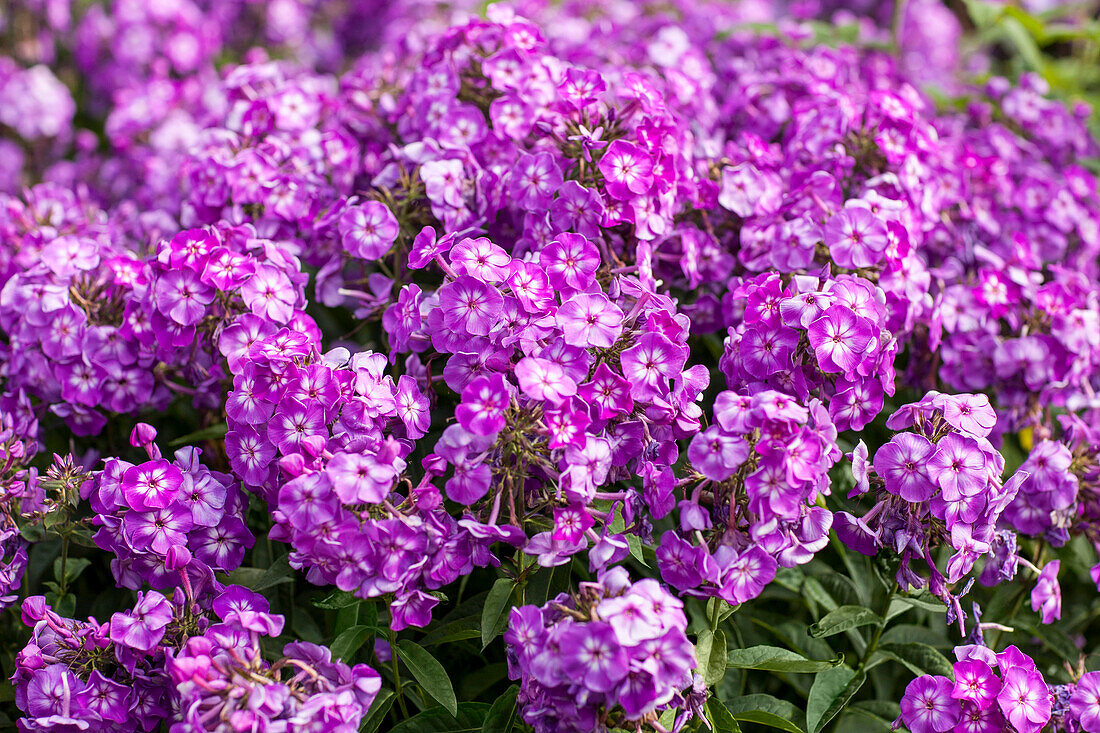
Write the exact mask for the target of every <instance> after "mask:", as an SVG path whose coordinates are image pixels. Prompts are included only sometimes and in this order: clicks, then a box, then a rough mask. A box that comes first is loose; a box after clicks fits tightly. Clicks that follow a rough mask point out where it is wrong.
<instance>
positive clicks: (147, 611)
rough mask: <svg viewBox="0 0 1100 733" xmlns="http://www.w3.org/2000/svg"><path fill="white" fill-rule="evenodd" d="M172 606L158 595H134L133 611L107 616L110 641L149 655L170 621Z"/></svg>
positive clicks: (151, 592)
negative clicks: (136, 598) (109, 620)
mask: <svg viewBox="0 0 1100 733" xmlns="http://www.w3.org/2000/svg"><path fill="white" fill-rule="evenodd" d="M172 618H173V612H172V604H171V603H169V602H168V599H167V598H165V597H164V596H163V595H161V594H160V593H157V592H156V591H149V592H147V593H144V594H142V593H139V594H138V602H137V603H136V604H134V608H133V609H132V610H130V611H126V612H124V613H116V614H114V615H113V616H111V641H113V642H115V643H116V644H122V645H123V646H127V647H129V648H131V649H136V650H138V651H141V652H150V651H152V650H153V649H154V648H155V647H156V646H157V644H158V643H160V640H161V639H163V638H164V630H165V627H167V626H168V624H169V623H170V622H171V621H172Z"/></svg>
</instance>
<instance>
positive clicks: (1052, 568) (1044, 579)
mask: <svg viewBox="0 0 1100 733" xmlns="http://www.w3.org/2000/svg"><path fill="white" fill-rule="evenodd" d="M1061 566H1062V561H1061V560H1051V561H1050V562H1048V563H1047V564H1046V565H1044V566H1043V571H1042V572H1041V573H1039V579H1038V580H1037V581H1036V582H1035V587H1034V588H1033V589H1032V591H1031V610H1033V611H1038V612H1040V614H1041V615H1042V618H1043V623H1044V624H1049V623H1054V621H1056V620H1057V619H1060V618H1062V589H1061V588H1060V587H1059V585H1058V570H1059V569H1060V568H1061Z"/></svg>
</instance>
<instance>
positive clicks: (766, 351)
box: [740, 326, 798, 379]
mask: <svg viewBox="0 0 1100 733" xmlns="http://www.w3.org/2000/svg"><path fill="white" fill-rule="evenodd" d="M797 347H798V332H797V331H795V330H794V329H793V328H787V327H786V326H778V327H770V328H769V327H766V326H753V327H752V328H749V329H748V330H747V331H745V335H744V337H743V338H742V339H741V343H740V350H741V358H742V360H743V362H744V365H745V371H747V372H748V373H749V374H751V375H752V376H754V377H759V378H760V379H764V378H766V377H770V376H771V375H773V374H775V373H776V372H780V371H785V370H787V369H790V368H791V355H792V354H793V353H794V350H795V348H797Z"/></svg>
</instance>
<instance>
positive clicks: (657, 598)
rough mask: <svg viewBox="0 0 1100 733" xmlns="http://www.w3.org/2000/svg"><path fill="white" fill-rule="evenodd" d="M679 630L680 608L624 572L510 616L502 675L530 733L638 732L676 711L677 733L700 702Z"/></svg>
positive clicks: (682, 622) (683, 625)
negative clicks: (514, 688) (510, 682)
mask: <svg viewBox="0 0 1100 733" xmlns="http://www.w3.org/2000/svg"><path fill="white" fill-rule="evenodd" d="M686 629H687V619H686V618H685V617H684V612H683V604H682V603H681V602H680V601H679V600H677V599H676V598H675V597H674V596H672V595H671V594H670V593H669V592H668V591H667V590H665V589H664V588H662V587H661V585H660V584H659V583H658V582H657V581H655V580H653V579H651V578H647V579H645V580H640V581H637V582H635V583H631V582H630V578H629V576H628V575H627V573H626V571H625V570H623V569H622V568H614V569H612V570H609V571H607V572H606V573H604V574H602V575H601V576H600V577H599V580H598V581H596V582H591V583H582V584H581V585H580V586H579V588H578V589H577V592H576V593H574V594H571V595H570V594H562V595H561V596H558V597H557V598H556V599H554V600H552V601H550V602H549V603H547V604H546V605H545V606H543V607H542V608H539V607H538V606H522V607H518V608H514V609H512V617H511V622H510V624H509V629H508V632H507V634H506V635H505V640H506V641H507V642H508V645H509V646H508V671H509V675H510V676H511V677H512V679H519V680H520V683H521V687H520V701H521V703H522V704H523V716H524V720H525V721H527V723H529V724H530V725H532V726H534V728H535V730H536V731H537V732H538V733H544V732H546V731H576V732H577V733H580V731H589V730H597V729H604V728H626V727H630V728H636V729H638V730H641V726H642V725H644V724H646V723H653V722H655V721H656V719H657V717H658V715H659V713H660V712H662V711H664V710H667V709H669V708H680V709H681V711H680V713H679V715H678V716H677V721H678V725H677V728H678V727H679V725H682V723H683V722H684V721H685V720H687V719H688V718H690V717H691V715H693V714H698V712H699V705H700V702H701V700H700V699H699V698H700V695H699V694H698V692H697V691H696V690H695V689H694V688H693V687H692V685H693V682H692V680H693V677H692V670H693V669H694V668H695V666H696V660H695V649H694V647H693V646H692V644H691V642H690V641H688V638H687V636H686V635H685V633H684V632H685V631H686ZM689 688H691V689H689ZM685 690H687V692H685ZM704 690H705V688H704ZM705 694H706V693H705V691H704V692H703V693H702V699H704V700H705Z"/></svg>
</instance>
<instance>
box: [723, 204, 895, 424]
mask: <svg viewBox="0 0 1100 733" xmlns="http://www.w3.org/2000/svg"><path fill="white" fill-rule="evenodd" d="M837 218H844V220H845V221H851V222H863V225H866V226H868V227H870V226H873V225H874V224H875V223H877V228H878V229H879V230H880V231H878V232H877V233H872V232H869V231H863V232H860V233H858V239H859V241H860V244H859V245H858V246H860V247H864V248H869V247H872V246H878V244H874V243H873V238H874V237H879V238H881V243H880V244H881V246H882V248H883V249H885V248H886V246H887V234H886V226H885V224H883V223H882V222H878V221H877V220H876V219H875V218H874V215H873V214H871V213H870V212H869V210H868V209H867V208H863V207H856V206H853V207H852V208H851V209H850V210H847V211H845V212H842V213H840V214H837V215H836V217H834V218H833V219H830V222H835V221H836V220H837ZM857 225H858V224H856V223H853V224H851V225H850V226H852V227H855V226H857ZM846 226H848V225H846ZM829 230H830V229H829V228H827V229H826V231H829ZM813 236H816V235H813ZM838 236H839V235H838ZM844 236H845V237H847V238H848V240H851V239H852V238H853V237H857V233H855V232H854V231H852V232H848V233H847V234H845V235H844ZM828 239H829V238H828V237H826V241H828ZM848 240H846V241H848ZM846 246H849V245H846ZM868 264H870V263H868ZM725 307H727V308H729V309H731V310H736V311H738V312H740V313H741V315H740V323H739V325H738V326H736V327H730V329H729V336H728V337H727V339H726V344H725V347H726V348H725V353H724V354H723V356H722V359H721V361H720V362H719V366H720V367H721V369H722V373H723V374H725V376H726V380H727V384H728V385H729V386H730V387H731V388H734V389H738V390H740V389H743V388H747V389H749V390H750V391H756V390H760V389H778V390H781V391H783V392H786V393H787V394H790V395H792V396H793V397H794V398H795V399H797V400H799V401H801V402H805V401H806V400H807V399H808V398H809V396H810V395H811V394H812V395H815V396H818V397H819V398H820V399H821V400H822V401H823V402H825V404H826V405H827V406H828V410H829V415H830V416H831V419H832V420H833V422H834V423H836V427H837V429H839V430H848V429H852V430H860V429H862V428H863V427H864V426H865V425H866V424H867V423H869V422H870V421H871V420H872V419H874V417H875V416H876V415H878V413H879V411H881V410H882V404H883V395H884V394H888V395H893V394H894V355H895V354H896V352H897V348H898V344H897V341H896V339H895V338H894V337H893V336H891V333H890V331H889V330H887V328H886V325H887V318H888V314H889V311H888V308H887V304H886V296H885V294H884V293H883V291H882V289H881V288H879V287H878V286H876V285H874V284H873V283H871V282H869V281H868V280H866V279H864V278H862V277H859V276H855V275H839V276H837V277H835V278H834V277H828V276H826V277H824V278H819V277H813V276H811V275H799V276H794V277H792V278H790V282H789V283H787V284H784V282H783V279H782V278H781V277H780V276H779V275H777V274H776V273H774V272H773V273H767V274H763V275H757V276H755V277H752V278H748V279H746V280H745V281H744V282H742V283H740V284H739V285H738V286H737V287H733V288H731V289H730V291H729V293H728V300H727V303H726V304H725Z"/></svg>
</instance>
